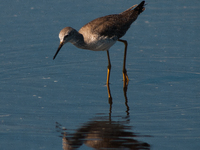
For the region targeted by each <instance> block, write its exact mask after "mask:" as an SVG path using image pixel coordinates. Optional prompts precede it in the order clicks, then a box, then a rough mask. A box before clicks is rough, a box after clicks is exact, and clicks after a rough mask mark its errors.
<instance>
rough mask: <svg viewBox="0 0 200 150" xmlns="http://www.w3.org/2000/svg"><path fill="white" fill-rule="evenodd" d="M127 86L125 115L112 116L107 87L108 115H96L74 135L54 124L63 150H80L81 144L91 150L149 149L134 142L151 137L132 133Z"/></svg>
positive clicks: (142, 144)
mask: <svg viewBox="0 0 200 150" xmlns="http://www.w3.org/2000/svg"><path fill="white" fill-rule="evenodd" d="M127 86H128V85H127V84H124V87H123V92H124V98H125V105H126V113H125V114H124V115H122V116H119V115H118V116H112V104H113V100H112V96H111V91H110V87H109V85H108V86H107V89H108V102H109V105H110V107H109V114H108V115H107V114H97V115H96V117H94V118H92V119H90V120H89V121H86V122H85V123H83V125H82V126H81V127H80V128H78V129H77V130H76V131H75V132H74V133H69V130H70V129H67V128H65V127H63V126H62V125H61V124H60V123H58V122H56V131H57V132H59V134H60V137H61V138H62V146H63V150H73V149H78V148H80V147H81V146H82V145H83V144H85V145H86V146H88V147H91V148H93V149H131V150H142V149H150V145H149V144H148V143H146V142H142V141H138V140H136V138H137V137H151V136H149V135H139V133H134V132H133V131H132V126H130V125H129V123H130V113H129V106H128V98H127V89H128V88H127Z"/></svg>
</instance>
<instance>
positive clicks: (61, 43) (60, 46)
mask: <svg viewBox="0 0 200 150" xmlns="http://www.w3.org/2000/svg"><path fill="white" fill-rule="evenodd" d="M63 45H64V43H63V42H60V45H59V47H58V49H57V51H56V54H55V55H54V57H53V60H54V59H55V58H56V56H57V54H58V52H59V51H60V49H61V48H62V46H63Z"/></svg>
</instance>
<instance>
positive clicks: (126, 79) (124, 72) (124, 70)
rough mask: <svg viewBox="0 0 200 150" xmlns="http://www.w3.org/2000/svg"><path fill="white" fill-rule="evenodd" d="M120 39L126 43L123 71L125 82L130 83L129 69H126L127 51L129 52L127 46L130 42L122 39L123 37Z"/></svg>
mask: <svg viewBox="0 0 200 150" xmlns="http://www.w3.org/2000/svg"><path fill="white" fill-rule="evenodd" d="M118 41H119V42H122V43H124V45H125V49H124V62H123V70H122V73H123V81H124V84H128V82H129V79H128V75H127V71H126V53H127V46H128V43H127V41H125V40H121V39H118Z"/></svg>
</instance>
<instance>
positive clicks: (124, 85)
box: [107, 80, 129, 116]
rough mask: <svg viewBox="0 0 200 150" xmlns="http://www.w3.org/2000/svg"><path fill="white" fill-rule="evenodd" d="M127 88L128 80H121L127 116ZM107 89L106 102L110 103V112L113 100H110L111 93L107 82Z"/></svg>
mask: <svg viewBox="0 0 200 150" xmlns="http://www.w3.org/2000/svg"><path fill="white" fill-rule="evenodd" d="M127 89H128V81H127V80H124V81H123V92H124V98H125V105H126V113H127V116H128V115H129V106H128V98H127ZM107 90H108V103H109V104H110V113H111V111H112V104H113V101H112V95H111V91H110V85H109V84H107Z"/></svg>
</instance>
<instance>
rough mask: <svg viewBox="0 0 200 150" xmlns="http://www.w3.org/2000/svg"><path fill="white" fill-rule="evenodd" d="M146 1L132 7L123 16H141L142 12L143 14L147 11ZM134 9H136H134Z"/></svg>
mask: <svg viewBox="0 0 200 150" xmlns="http://www.w3.org/2000/svg"><path fill="white" fill-rule="evenodd" d="M145 5H146V4H145V1H142V2H141V3H140V4H139V5H137V4H136V5H133V6H132V7H130V8H129V9H127V10H125V11H124V12H122V13H121V14H127V13H128V14H130V13H133V12H134V13H137V15H139V14H140V13H141V12H143V11H144V10H145V7H144V6H145ZM133 8H134V9H133Z"/></svg>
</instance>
